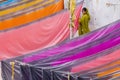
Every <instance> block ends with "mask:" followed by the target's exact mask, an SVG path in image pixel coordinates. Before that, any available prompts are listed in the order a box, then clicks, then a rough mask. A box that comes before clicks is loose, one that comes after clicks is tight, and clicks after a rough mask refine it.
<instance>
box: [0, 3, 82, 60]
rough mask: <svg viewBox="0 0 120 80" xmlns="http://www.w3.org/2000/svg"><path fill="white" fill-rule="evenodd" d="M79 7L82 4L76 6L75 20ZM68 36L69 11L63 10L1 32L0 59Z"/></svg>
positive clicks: (38, 47) (38, 48)
mask: <svg viewBox="0 0 120 80" xmlns="http://www.w3.org/2000/svg"><path fill="white" fill-rule="evenodd" d="M81 7H82V4H80V5H78V7H77V8H76V12H77V13H75V14H76V16H77V18H76V20H78V18H79V15H78V14H79V13H80V12H79V11H80V10H81ZM53 20H54V21H53ZM18 35H19V36H18ZM68 37H69V12H68V11H66V10H63V11H61V12H60V13H57V14H54V15H53V16H51V17H48V18H46V19H43V20H40V21H36V22H34V23H31V24H29V25H26V26H23V27H20V28H17V29H12V30H9V31H6V32H1V33H0V44H1V45H0V54H1V56H0V60H2V59H5V58H11V57H15V56H19V55H22V54H27V53H29V52H33V51H36V50H40V49H42V48H46V47H50V46H53V45H55V44H58V43H60V42H62V41H64V40H65V39H67V38H68ZM3 53H4V54H3Z"/></svg>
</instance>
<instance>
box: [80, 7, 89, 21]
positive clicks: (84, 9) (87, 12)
mask: <svg viewBox="0 0 120 80" xmlns="http://www.w3.org/2000/svg"><path fill="white" fill-rule="evenodd" d="M82 10H83V11H85V12H86V14H87V15H88V17H89V20H90V14H89V11H88V9H87V8H86V7H83V9H82Z"/></svg>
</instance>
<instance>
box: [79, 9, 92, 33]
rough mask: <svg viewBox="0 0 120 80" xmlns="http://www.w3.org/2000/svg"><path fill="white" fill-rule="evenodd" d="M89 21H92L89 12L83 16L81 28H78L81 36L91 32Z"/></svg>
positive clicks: (80, 22)
mask: <svg viewBox="0 0 120 80" xmlns="http://www.w3.org/2000/svg"><path fill="white" fill-rule="evenodd" d="M89 21H90V15H89V12H88V10H87V11H86V14H83V15H82V18H81V19H79V24H80V26H79V28H78V31H79V35H82V34H85V33H88V32H90V29H89Z"/></svg>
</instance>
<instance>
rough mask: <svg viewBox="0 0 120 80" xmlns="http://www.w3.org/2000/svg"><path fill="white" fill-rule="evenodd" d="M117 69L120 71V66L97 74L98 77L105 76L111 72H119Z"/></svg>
mask: <svg viewBox="0 0 120 80" xmlns="http://www.w3.org/2000/svg"><path fill="white" fill-rule="evenodd" d="M117 71H120V67H116V68H113V69H110V70H106V71H103V72H100V73H98V74H97V76H98V77H103V76H106V75H109V74H111V73H114V72H117Z"/></svg>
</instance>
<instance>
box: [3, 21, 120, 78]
mask: <svg viewBox="0 0 120 80" xmlns="http://www.w3.org/2000/svg"><path fill="white" fill-rule="evenodd" d="M119 26H120V21H116V22H114V23H112V24H109V25H107V26H105V27H103V28H101V29H98V30H96V31H93V32H90V33H89V34H86V35H84V36H81V37H80V38H76V39H73V40H69V41H66V42H63V43H61V44H59V45H56V46H54V47H51V48H46V49H44V50H41V51H37V52H34V53H31V54H27V55H23V56H20V57H16V58H13V59H8V60H4V61H2V77H3V78H4V79H6V80H9V78H10V77H11V74H8V73H11V71H12V70H11V65H10V64H9V63H10V62H12V61H14V62H15V79H17V80H21V78H22V80H42V79H44V80H53V78H54V79H55V80H60V79H64V80H68V76H69V77H70V78H71V80H79V79H80V78H83V79H86V78H87V79H88V78H89V79H90V78H91V76H92V74H93V75H94V73H92V74H91V75H90V76H89V75H87V71H86V70H89V71H90V72H91V70H92V69H93V70H95V69H96V74H97V73H99V71H98V69H99V67H100V66H101V65H102V66H106V64H108V63H111V62H115V61H116V60H117V59H119V55H118V56H117V58H115V57H116V56H113V55H116V54H118V53H119V52H117V51H119V50H120V37H119V36H120V34H118V33H119V32H120V27H119ZM101 32H103V33H102V34H101ZM116 34H117V35H116ZM75 43H76V44H75ZM105 43H107V44H105ZM67 49H68V50H67ZM91 49H92V50H91ZM83 52H84V53H83ZM92 52H93V53H92ZM89 53H90V54H89ZM88 54H89V55H88ZM76 55H79V56H76ZM75 56H76V57H75ZM70 57H73V58H74V59H73V58H72V59H69V58H70ZM109 57H110V58H109ZM65 59H66V60H65ZM94 60H95V61H98V62H102V61H106V62H105V63H104V64H101V65H97V63H96V65H97V66H96V67H95V66H92V67H91V68H85V67H84V66H86V64H90V63H93V61H94ZM24 63H25V64H24ZM115 63H116V62H115ZM27 64H28V65H27ZM53 64H55V65H53ZM84 64H85V65H84ZM80 65H81V66H80ZM90 65H94V64H90ZM76 67H78V69H77V70H76ZM79 68H80V69H81V68H85V69H83V71H82V70H79ZM115 69H116V68H115ZM117 70H118V69H117ZM81 71H82V72H81ZM84 71H85V72H84ZM66 72H68V73H66ZM52 74H54V75H52ZM19 75H21V76H22V77H21V76H19ZM99 76H101V75H98V77H99ZM78 78H79V79H78ZM99 78H101V77H99ZM10 80H11V79H10Z"/></svg>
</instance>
